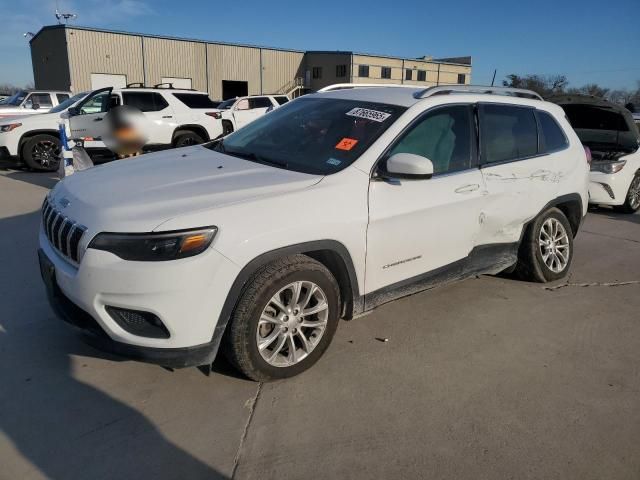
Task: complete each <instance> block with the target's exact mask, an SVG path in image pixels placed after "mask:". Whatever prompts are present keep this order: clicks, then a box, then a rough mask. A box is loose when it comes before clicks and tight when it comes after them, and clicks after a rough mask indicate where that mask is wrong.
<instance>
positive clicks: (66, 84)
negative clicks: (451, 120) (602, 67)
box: [30, 25, 471, 99]
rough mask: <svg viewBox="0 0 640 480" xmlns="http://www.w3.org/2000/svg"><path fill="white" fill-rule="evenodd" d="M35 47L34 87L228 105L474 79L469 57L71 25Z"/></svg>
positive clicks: (44, 33)
mask: <svg viewBox="0 0 640 480" xmlns="http://www.w3.org/2000/svg"><path fill="white" fill-rule="evenodd" d="M30 45H31V59H32V63H33V76H34V81H35V86H36V88H38V89H52V90H53V89H55V90H71V91H73V92H80V91H85V90H91V89H96V88H101V87H105V86H114V87H125V86H126V85H127V84H130V83H142V84H144V85H146V86H153V85H156V84H160V83H172V84H173V86H174V87H175V88H194V89H196V90H203V91H207V92H209V95H210V96H211V98H213V99H227V98H232V97H235V96H241V95H247V94H249V95H254V94H268V93H285V94H290V93H293V94H295V91H296V90H301V89H303V88H308V89H312V90H317V89H319V88H322V87H324V86H327V85H331V84H334V83H344V82H355V83H358V82H359V83H406V84H411V85H424V86H430V85H439V84H452V83H463V84H468V83H470V80H471V57H456V58H443V59H433V58H430V57H423V58H419V59H415V58H414V59H411V58H401V57H389V56H381V55H369V54H360V53H354V52H322V51H308V52H304V51H300V50H286V49H279V48H270V47H258V46H252V45H239V44H230V43H221V42H210V41H202V40H191V39H181V38H171V37H160V36H155V35H145V34H138V33H127V32H116V31H108V30H98V29H93V28H85V27H77V26H70V25H53V26H46V27H44V28H42V29H41V30H40V31H39V32H38V33H37V34H36V35H35V36H34V37H33V38H32V39H31V41H30Z"/></svg>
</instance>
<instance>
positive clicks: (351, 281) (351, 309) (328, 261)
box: [213, 240, 362, 341]
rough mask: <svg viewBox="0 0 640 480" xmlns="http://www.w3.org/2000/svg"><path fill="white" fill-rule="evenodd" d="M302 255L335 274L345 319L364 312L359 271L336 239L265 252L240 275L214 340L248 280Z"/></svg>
mask: <svg viewBox="0 0 640 480" xmlns="http://www.w3.org/2000/svg"><path fill="white" fill-rule="evenodd" d="M295 254H302V255H307V256H308V257H311V258H313V259H314V260H316V261H318V262H320V263H322V264H323V265H324V266H325V267H327V269H329V271H330V272H331V273H332V274H333V276H334V277H335V279H336V281H337V282H338V285H339V287H340V296H341V300H342V314H341V317H342V318H346V319H350V318H352V317H353V316H354V315H356V314H358V313H361V311H362V301H361V296H360V289H359V286H358V279H357V276H356V271H355V268H354V265H353V260H352V259H351V254H350V253H349V251H348V250H347V248H346V247H345V246H344V245H343V244H342V243H340V242H338V241H336V240H317V241H312V242H304V243H299V244H295V245H289V246H287V247H282V248H278V249H275V250H271V251H269V252H265V253H262V254H260V255H258V256H257V257H256V258H254V259H253V260H251V261H250V262H248V263H247V264H246V265H245V266H244V267H243V268H242V270H241V271H240V273H238V275H237V276H236V279H235V280H234V282H233V284H232V286H231V288H230V289H229V292H228V293H227V298H226V300H225V302H224V305H223V306H222V310H221V312H220V317H219V318H218V323H217V325H216V328H215V331H214V335H213V340H214V341H215V340H218V341H219V340H220V339H221V338H222V335H223V334H224V331H225V330H226V327H227V324H228V323H229V320H230V318H231V315H232V314H233V311H234V310H235V308H236V305H237V304H238V301H239V300H240V297H241V295H242V293H243V292H244V289H245V287H246V285H247V282H248V281H249V279H250V278H251V277H252V276H253V274H254V273H256V272H257V271H258V269H259V268H261V267H262V266H264V265H266V264H268V263H270V262H272V261H274V260H276V259H278V258H282V257H286V256H289V255H295Z"/></svg>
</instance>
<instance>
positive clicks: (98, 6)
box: [0, 0, 640, 88]
mask: <svg viewBox="0 0 640 480" xmlns="http://www.w3.org/2000/svg"><path fill="white" fill-rule="evenodd" d="M58 3H59V5H60V9H61V10H63V11H71V12H74V13H77V14H78V15H79V16H78V19H77V20H76V22H75V23H76V24H77V25H82V26H94V27H101V28H109V29H116V30H127V31H133V32H143V33H151V34H160V35H170V36H178V37H181V36H184V37H191V38H201V39H206V40H219V41H228V42H238V43H250V44H258V45H267V46H274V47H285V48H296V49H300V50H353V51H358V52H368V53H380V54H387V55H395V56H406V57H418V56H422V55H433V56H435V57H445V56H460V55H472V56H473V83H476V84H487V83H490V82H491V76H492V74H493V69H494V68H497V69H498V76H497V79H498V80H501V79H502V78H503V77H504V76H505V75H507V74H509V73H518V74H527V73H541V74H565V75H567V77H568V78H569V81H570V82H571V85H572V86H576V87H577V86H581V85H583V84H585V83H591V82H597V83H600V84H602V85H604V86H606V87H610V88H625V87H626V88H634V87H636V86H637V82H638V81H639V80H640V61H639V59H640V9H639V8H638V7H639V6H640V5H639V4H638V0H615V1H613V2H602V1H601V0H599V1H594V0H580V1H578V0H555V1H550V0H538V1H530V2H521V3H520V5H518V4H517V3H518V2H513V1H502V0H494V1H491V2H481V1H478V0H475V1H468V0H456V1H449V2H442V1H438V2H426V1H424V0H423V1H400V0H396V1H388V0H385V1H382V0H370V1H368V2H347V1H335V0H324V1H322V2H304V1H300V0H297V1H281V0H271V1H270V2H265V1H258V0H239V1H232V2H223V1H213V0H182V1H179V2H176V1H175V0H153V1H151V0H58ZM55 6H56V1H55V0H0V12H2V29H1V30H0V84H2V83H6V82H8V83H13V84H18V85H23V84H25V83H27V82H30V81H32V73H31V57H30V54H29V48H28V42H27V41H26V40H25V39H24V38H23V36H22V34H23V33H24V32H27V31H32V32H37V31H38V30H39V28H40V27H42V26H43V25H48V24H53V23H55V18H54V15H53V12H54V10H55Z"/></svg>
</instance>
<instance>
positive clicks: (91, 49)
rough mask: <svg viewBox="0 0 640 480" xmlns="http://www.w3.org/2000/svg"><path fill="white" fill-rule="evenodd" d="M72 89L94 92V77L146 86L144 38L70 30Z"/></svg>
mask: <svg viewBox="0 0 640 480" xmlns="http://www.w3.org/2000/svg"><path fill="white" fill-rule="evenodd" d="M66 32H67V44H68V55H69V64H70V71H71V89H72V90H73V91H74V92H81V91H85V90H90V89H91V74H92V73H114V74H120V75H126V76H127V83H133V82H143V81H144V73H143V69H142V37H139V36H135V35H122V34H118V33H107V32H95V31H90V30H79V29H74V28H67V29H66Z"/></svg>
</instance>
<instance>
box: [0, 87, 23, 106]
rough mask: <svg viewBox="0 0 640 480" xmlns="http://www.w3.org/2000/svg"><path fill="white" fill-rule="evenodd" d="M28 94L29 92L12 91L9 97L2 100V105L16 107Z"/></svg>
mask: <svg viewBox="0 0 640 480" xmlns="http://www.w3.org/2000/svg"><path fill="white" fill-rule="evenodd" d="M28 94H29V92H25V91H20V92H17V93H14V94H13V95H11V96H10V97H9V98H5V99H4V100H2V105H13V106H14V107H17V106H19V105H20V104H21V103H22V101H23V100H24V98H25V97H26V96H27V95H28Z"/></svg>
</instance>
